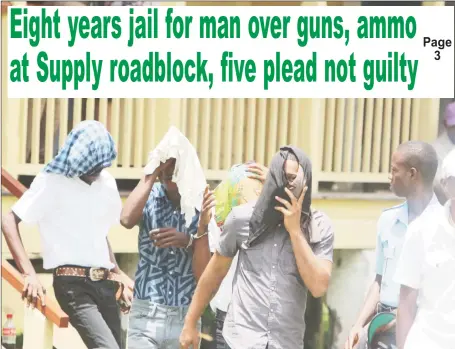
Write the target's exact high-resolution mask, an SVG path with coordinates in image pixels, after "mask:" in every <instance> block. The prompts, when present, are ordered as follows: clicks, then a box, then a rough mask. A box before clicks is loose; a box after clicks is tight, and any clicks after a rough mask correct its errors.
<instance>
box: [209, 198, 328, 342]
mask: <svg viewBox="0 0 455 349" xmlns="http://www.w3.org/2000/svg"><path fill="white" fill-rule="evenodd" d="M254 205H255V202H250V203H247V204H244V205H241V206H237V207H235V208H233V209H232V211H231V213H230V214H229V216H228V218H227V219H226V222H225V225H224V229H223V231H222V233H221V235H220V239H219V242H218V246H217V252H218V253H220V254H221V255H223V256H225V257H234V256H235V255H236V253H237V252H239V262H238V264H237V270H236V272H235V276H234V282H233V290H232V300H231V303H230V305H229V308H228V314H227V316H226V320H225V323H224V330H223V335H224V338H225V340H226V342H227V343H228V344H229V346H230V347H231V349H265V348H266V347H267V345H268V349H297V348H299V349H300V348H303V337H304V334H305V318H304V317H305V308H306V301H307V287H306V286H305V284H304V282H303V280H302V278H301V277H300V274H299V271H298V269H297V263H296V260H295V256H294V252H293V249H292V244H291V239H290V237H289V233H288V232H287V231H286V230H285V229H284V227H282V226H280V227H278V229H277V230H276V231H275V233H274V234H267V236H266V237H265V238H261V239H260V240H261V241H260V242H258V243H257V244H255V245H253V246H251V247H249V248H247V247H246V246H245V245H244V244H243V242H244V241H246V239H247V238H248V234H249V221H250V218H251V215H252V213H253V209H254ZM313 219H314V221H313V224H312V227H313V229H314V230H316V229H317V230H318V232H317V233H318V234H315V235H317V236H318V238H317V241H314V240H313V242H312V243H310V246H311V248H312V250H313V252H314V254H315V255H316V256H317V257H319V258H321V259H326V260H329V261H332V257H333V241H334V236H333V230H332V226H331V223H330V221H329V220H328V218H327V216H326V215H325V214H324V213H322V212H319V211H313Z"/></svg>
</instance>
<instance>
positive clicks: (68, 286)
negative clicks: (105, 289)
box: [52, 276, 85, 312]
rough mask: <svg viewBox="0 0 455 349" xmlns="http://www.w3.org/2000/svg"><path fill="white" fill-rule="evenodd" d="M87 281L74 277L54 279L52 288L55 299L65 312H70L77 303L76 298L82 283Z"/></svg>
mask: <svg viewBox="0 0 455 349" xmlns="http://www.w3.org/2000/svg"><path fill="white" fill-rule="evenodd" d="M84 281H85V280H84V279H83V278H79V277H73V276H59V277H58V279H57V278H54V281H53V283H52V286H53V288H54V294H55V299H56V300H57V302H58V304H59V305H60V307H61V308H62V309H63V311H65V312H68V309H69V308H68V307H70V306H71V307H73V306H74V305H75V303H76V296H77V294H78V289H79V287H80V283H83V282H84Z"/></svg>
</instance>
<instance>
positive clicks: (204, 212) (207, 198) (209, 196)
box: [199, 185, 216, 227]
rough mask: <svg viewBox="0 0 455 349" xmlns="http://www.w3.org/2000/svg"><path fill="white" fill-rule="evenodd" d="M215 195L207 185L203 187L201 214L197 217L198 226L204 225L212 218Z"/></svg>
mask: <svg viewBox="0 0 455 349" xmlns="http://www.w3.org/2000/svg"><path fill="white" fill-rule="evenodd" d="M215 205H216V202H215V195H214V194H213V191H212V190H210V188H209V186H208V185H207V187H206V188H205V191H204V199H203V201H202V208H201V216H200V218H199V226H202V227H206V226H208V225H209V223H210V220H211V219H212V210H213V208H214V207H215Z"/></svg>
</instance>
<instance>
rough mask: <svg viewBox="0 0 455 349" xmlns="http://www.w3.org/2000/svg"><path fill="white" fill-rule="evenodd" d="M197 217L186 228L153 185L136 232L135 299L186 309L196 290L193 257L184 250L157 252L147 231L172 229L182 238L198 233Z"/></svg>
mask: <svg viewBox="0 0 455 349" xmlns="http://www.w3.org/2000/svg"><path fill="white" fill-rule="evenodd" d="M198 217H199V215H198V214H197V213H196V214H195V216H194V218H193V221H192V222H191V225H190V226H189V228H187V227H186V226H185V217H184V215H183V214H182V213H181V212H180V210H179V209H176V208H175V207H174V206H173V205H172V203H171V201H170V200H169V199H168V198H167V196H166V193H165V191H164V188H163V186H162V185H161V184H155V185H154V186H153V189H152V191H151V193H150V196H149V198H148V200H147V203H146V205H145V207H144V211H143V215H142V222H141V226H140V230H139V263H138V266H137V271H136V280H135V286H134V297H135V298H137V299H141V300H148V301H150V302H152V303H157V304H163V305H168V306H187V305H189V304H190V303H191V299H192V296H193V293H194V290H195V287H196V281H195V278H194V275H193V271H192V254H191V251H190V250H187V249H185V248H175V247H170V248H158V247H156V246H155V245H154V244H153V242H152V241H151V240H150V235H149V234H150V231H151V230H153V229H158V228H168V227H172V228H175V229H176V230H177V231H179V232H182V233H185V234H194V233H196V231H197V222H198Z"/></svg>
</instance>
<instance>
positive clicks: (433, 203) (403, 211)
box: [396, 194, 441, 226]
mask: <svg viewBox="0 0 455 349" xmlns="http://www.w3.org/2000/svg"><path fill="white" fill-rule="evenodd" d="M440 205H441V204H440V203H439V200H438V198H437V197H436V195H435V194H433V196H432V198H431V200H430V202H429V203H428V205H427V207H425V209H424V210H423V212H422V213H421V214H420V215H419V217H420V216H422V215H423V214H425V213H426V212H427V211H428V210H431V209H433V208H434V207H440ZM417 218H418V217H417ZM396 222H401V223H403V224H405V225H406V226H408V225H409V206H408V202H407V201H406V202H404V203H403V204H402V205H401V206H400V207H399V208H398V210H397V212H396Z"/></svg>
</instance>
